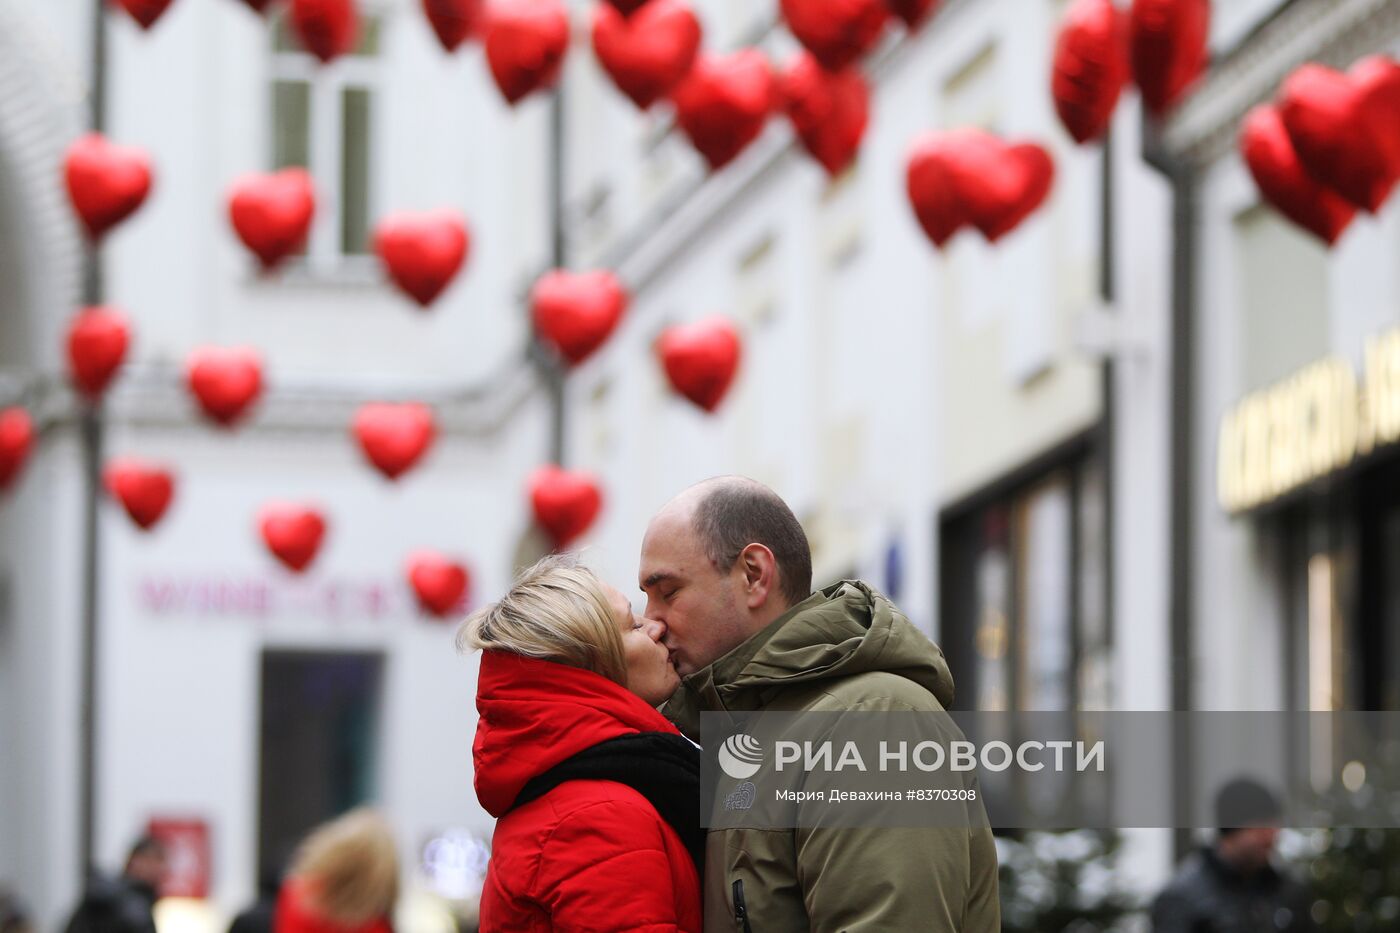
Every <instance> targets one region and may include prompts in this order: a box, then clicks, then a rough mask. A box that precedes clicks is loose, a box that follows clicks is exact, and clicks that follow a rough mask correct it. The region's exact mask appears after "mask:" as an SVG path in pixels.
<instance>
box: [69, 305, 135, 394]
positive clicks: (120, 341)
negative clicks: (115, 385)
mask: <svg viewBox="0 0 1400 933" xmlns="http://www.w3.org/2000/svg"><path fill="white" fill-rule="evenodd" d="M130 345H131V324H130V322H129V321H128V320H127V317H126V315H125V314H123V313H122V312H120V311H118V310H117V309H115V308H105V307H96V308H84V309H83V310H82V311H80V312H78V314H77V316H76V317H74V318H73V322H72V323H71V324H70V325H69V326H68V364H69V373H70V375H71V376H72V379H73V384H74V385H75V386H77V387H78V390H79V391H80V392H82V393H83V394H84V395H86V396H87V397H88V398H90V399H97V398H100V397H101V396H102V393H103V392H106V391H107V386H108V384H109V383H110V382H111V381H112V377H113V376H115V375H116V374H117V370H118V369H119V368H120V367H121V365H122V361H123V360H125V359H126V351H127V348H128V347H129V346H130Z"/></svg>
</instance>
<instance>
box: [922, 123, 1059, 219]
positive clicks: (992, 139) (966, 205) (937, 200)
mask: <svg viewBox="0 0 1400 933" xmlns="http://www.w3.org/2000/svg"><path fill="white" fill-rule="evenodd" d="M1054 178H1055V163H1054V161H1053V160H1052V159H1051V158H1050V153H1049V152H1047V151H1046V150H1045V149H1044V148H1043V147H1041V146H1038V145H1035V144H1034V143H1022V144H1015V145H1013V144H1010V143H1007V142H1005V141H1004V140H1001V139H999V138H998V137H996V136H993V135H992V134H990V133H988V132H985V131H984V130H979V129H975V128H972V127H965V128H963V129H957V130H951V131H949V132H947V133H942V134H929V135H927V136H924V137H921V138H920V139H919V140H918V141H917V142H916V143H915V146H914V150H913V152H912V154H911V155H910V159H909V168H908V179H907V181H908V188H909V198H910V201H911V202H912V203H913V205H914V211H915V214H916V215H917V216H918V218H919V222H920V224H921V225H923V227H924V231H925V232H926V233H927V234H928V235H929V238H930V239H932V240H933V242H934V243H935V244H936V245H938V246H942V245H943V244H944V243H946V242H947V241H948V239H949V238H951V237H952V236H953V234H954V233H956V232H957V231H958V230H959V229H960V228H961V227H962V226H963V225H964V224H971V225H973V226H975V227H976V228H977V229H978V230H980V231H982V235H983V236H985V237H986V238H987V240H988V241H989V242H992V243H995V242H996V241H997V240H999V239H1000V238H1001V237H1003V236H1005V235H1006V234H1007V233H1009V232H1011V231H1012V230H1014V229H1015V228H1016V227H1017V226H1019V225H1020V223H1021V221H1023V220H1025V219H1026V217H1028V216H1029V215H1030V214H1031V213H1032V212H1033V211H1035V209H1036V208H1038V207H1039V206H1040V205H1041V204H1042V203H1043V202H1044V200H1045V198H1046V196H1047V195H1048V194H1049V193H1050V188H1051V186H1052V184H1053V183H1054Z"/></svg>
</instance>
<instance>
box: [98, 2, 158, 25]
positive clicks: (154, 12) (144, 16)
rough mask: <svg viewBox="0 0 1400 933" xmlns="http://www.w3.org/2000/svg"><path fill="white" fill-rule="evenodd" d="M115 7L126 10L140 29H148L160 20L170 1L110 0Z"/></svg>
mask: <svg viewBox="0 0 1400 933" xmlns="http://www.w3.org/2000/svg"><path fill="white" fill-rule="evenodd" d="M112 2H114V3H116V4H117V6H119V7H121V8H122V9H123V10H126V12H127V13H129V14H130V15H131V18H132V19H134V20H136V22H138V23H140V24H141V28H142V29H150V28H151V26H153V25H155V21H156V20H158V19H160V16H161V14H162V13H164V12H165V8H166V7H168V6H170V4H171V2H172V0H112Z"/></svg>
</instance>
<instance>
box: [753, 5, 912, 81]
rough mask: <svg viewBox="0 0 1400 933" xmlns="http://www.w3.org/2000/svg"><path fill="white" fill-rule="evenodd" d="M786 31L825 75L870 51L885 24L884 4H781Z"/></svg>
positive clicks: (887, 18)
mask: <svg viewBox="0 0 1400 933" xmlns="http://www.w3.org/2000/svg"><path fill="white" fill-rule="evenodd" d="M779 6H781V7H782V11H783V18H784V19H785V20H787V25H788V31H789V32H791V33H792V34H793V36H795V37H796V38H797V41H798V42H801V43H802V45H803V47H804V48H806V49H807V51H809V52H811V53H812V55H813V57H815V58H816V60H817V61H818V62H820V63H821V66H822V67H823V68H825V69H827V70H828V71H840V70H841V69H842V68H845V67H847V66H848V65H852V64H854V63H855V61H856V59H858V58H860V57H861V56H862V55H864V54H865V53H866V52H868V51H870V50H871V49H872V48H874V46H875V43H876V42H878V41H879V40H880V34H881V33H882V32H884V30H885V23H886V22H888V21H889V18H890V10H889V7H887V6H886V5H885V0H781V2H780V3H779Z"/></svg>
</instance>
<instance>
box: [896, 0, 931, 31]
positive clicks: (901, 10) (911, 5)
mask: <svg viewBox="0 0 1400 933" xmlns="http://www.w3.org/2000/svg"><path fill="white" fill-rule="evenodd" d="M885 6H887V7H889V8H890V12H891V13H893V14H894V15H895V16H898V17H899V18H900V19H902V20H904V25H906V26H908V27H909V28H910V29H918V28H919V27H920V26H922V25H923V24H924V21H925V20H927V19H928V18H929V15H930V14H931V13H933V9H934V7H936V6H938V0H885Z"/></svg>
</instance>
